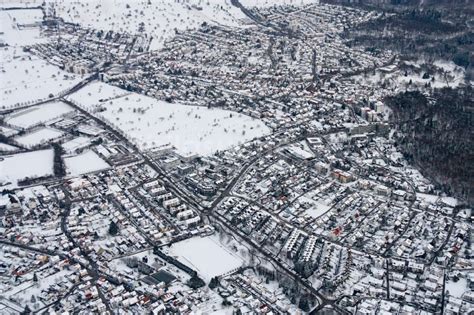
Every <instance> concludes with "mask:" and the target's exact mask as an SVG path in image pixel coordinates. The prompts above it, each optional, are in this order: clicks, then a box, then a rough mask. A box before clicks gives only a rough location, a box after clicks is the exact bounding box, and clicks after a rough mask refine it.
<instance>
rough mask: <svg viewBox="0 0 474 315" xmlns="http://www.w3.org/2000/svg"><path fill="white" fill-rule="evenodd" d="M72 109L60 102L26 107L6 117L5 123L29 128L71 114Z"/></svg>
mask: <svg viewBox="0 0 474 315" xmlns="http://www.w3.org/2000/svg"><path fill="white" fill-rule="evenodd" d="M73 110H74V109H73V108H72V107H71V106H69V105H67V104H65V103H61V102H53V103H46V104H42V105H37V106H32V107H28V108H26V109H23V110H20V111H18V112H14V113H13V114H10V115H8V116H7V117H6V119H5V123H7V124H10V125H12V126H16V127H20V128H24V129H27V128H30V127H33V126H36V125H38V124H41V123H46V122H48V121H50V120H53V119H55V118H58V117H60V116H62V115H65V114H67V113H70V112H72V111H73Z"/></svg>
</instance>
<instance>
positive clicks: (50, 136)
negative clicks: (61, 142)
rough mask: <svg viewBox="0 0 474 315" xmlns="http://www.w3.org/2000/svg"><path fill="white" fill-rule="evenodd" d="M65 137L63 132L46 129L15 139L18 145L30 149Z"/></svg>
mask: <svg viewBox="0 0 474 315" xmlns="http://www.w3.org/2000/svg"><path fill="white" fill-rule="evenodd" d="M63 135H64V133H63V132H62V131H59V130H57V129H53V128H47V127H45V128H40V129H37V130H35V131H33V132H31V133H27V134H25V135H23V136H19V137H16V138H14V140H15V141H16V142H17V143H18V144H20V145H22V146H24V147H27V148H29V147H32V146H35V145H37V144H42V143H46V142H49V141H51V140H54V139H57V138H60V137H62V136H63Z"/></svg>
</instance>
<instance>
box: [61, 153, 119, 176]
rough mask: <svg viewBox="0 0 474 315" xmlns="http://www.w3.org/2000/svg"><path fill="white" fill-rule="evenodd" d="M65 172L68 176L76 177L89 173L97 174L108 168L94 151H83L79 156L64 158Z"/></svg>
mask: <svg viewBox="0 0 474 315" xmlns="http://www.w3.org/2000/svg"><path fill="white" fill-rule="evenodd" d="M64 163H65V164H66V170H67V173H68V174H69V175H72V176H78V175H82V174H87V173H91V172H97V171H101V170H104V169H107V168H109V167H110V165H109V164H107V162H105V161H104V160H102V159H101V158H100V157H99V156H98V155H97V154H96V153H95V152H94V151H90V150H89V151H85V152H84V153H81V154H79V155H75V156H69V157H65V158H64Z"/></svg>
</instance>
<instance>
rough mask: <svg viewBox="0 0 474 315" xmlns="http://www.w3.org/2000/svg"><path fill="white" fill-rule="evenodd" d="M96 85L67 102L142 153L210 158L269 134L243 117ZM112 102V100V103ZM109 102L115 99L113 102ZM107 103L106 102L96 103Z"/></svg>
mask: <svg viewBox="0 0 474 315" xmlns="http://www.w3.org/2000/svg"><path fill="white" fill-rule="evenodd" d="M124 92H125V91H124V90H121V89H119V88H116V87H111V86H108V85H106V84H104V83H96V84H92V85H89V86H86V87H85V88H83V89H82V90H80V91H79V92H78V93H75V94H73V95H72V96H70V98H71V100H73V101H74V102H76V103H79V104H80V106H82V107H83V108H85V109H86V110H88V111H90V112H96V111H97V110H98V109H99V108H101V111H100V113H98V114H97V115H98V116H100V117H101V118H103V119H105V120H106V121H107V122H108V124H109V125H111V126H112V127H114V128H116V129H119V130H121V131H122V132H123V133H124V134H126V135H127V136H128V137H129V138H130V139H131V140H132V141H133V142H134V143H136V144H137V145H139V146H140V148H141V149H151V148H154V147H159V146H165V145H172V146H174V147H175V148H176V150H177V152H178V153H179V154H181V155H184V156H190V155H194V154H198V155H211V154H213V153H215V152H216V151H222V150H227V149H230V148H231V147H233V146H236V145H239V144H241V143H245V142H247V141H250V140H252V139H254V138H257V137H261V136H264V135H268V134H270V129H269V128H268V127H266V126H265V124H264V123H263V122H262V121H260V120H258V119H254V118H251V117H249V116H246V115H242V114H238V113H235V112H231V111H227V110H222V109H208V108H206V107H202V106H190V105H182V104H177V103H173V104H170V103H166V102H164V101H159V100H156V99H154V98H150V97H146V96H142V95H139V94H136V93H132V94H128V95H125V96H122V97H117V96H120V95H124ZM114 97H115V98H114ZM111 98H113V99H111ZM104 99H107V100H108V101H106V102H100V100H104Z"/></svg>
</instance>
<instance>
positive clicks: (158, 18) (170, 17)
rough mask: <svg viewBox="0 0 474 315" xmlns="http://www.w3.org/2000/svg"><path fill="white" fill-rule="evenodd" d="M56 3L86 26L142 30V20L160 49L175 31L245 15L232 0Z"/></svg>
mask: <svg viewBox="0 0 474 315" xmlns="http://www.w3.org/2000/svg"><path fill="white" fill-rule="evenodd" d="M49 2H54V3H55V7H56V10H57V14H58V15H59V16H61V17H62V18H64V19H65V20H66V21H70V22H74V23H79V24H81V25H82V26H85V27H91V28H95V29H101V30H113V31H118V32H128V33H132V34H134V33H138V29H139V27H140V23H142V22H143V23H144V25H143V27H144V32H145V33H146V34H149V35H151V36H153V40H152V42H151V46H150V48H151V49H159V48H161V47H162V45H163V43H164V42H165V41H166V40H168V39H170V38H171V37H173V36H174V35H175V33H176V31H175V30H178V31H184V30H186V29H194V28H197V27H199V26H200V25H201V24H202V23H203V22H207V23H216V24H222V25H227V26H238V25H239V19H242V18H244V17H245V16H244V14H243V13H242V12H241V11H240V10H239V9H237V8H236V7H234V6H232V5H231V3H230V0H206V1H202V0H186V1H171V0H153V1H150V4H148V3H149V1H147V0H137V1H128V0H110V1H102V2H98V1H71V0H50V1H49Z"/></svg>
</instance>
